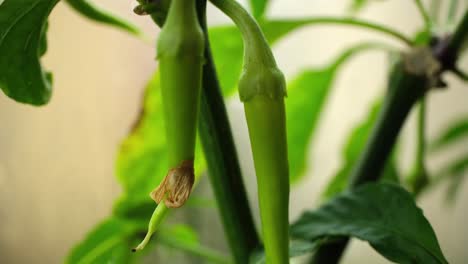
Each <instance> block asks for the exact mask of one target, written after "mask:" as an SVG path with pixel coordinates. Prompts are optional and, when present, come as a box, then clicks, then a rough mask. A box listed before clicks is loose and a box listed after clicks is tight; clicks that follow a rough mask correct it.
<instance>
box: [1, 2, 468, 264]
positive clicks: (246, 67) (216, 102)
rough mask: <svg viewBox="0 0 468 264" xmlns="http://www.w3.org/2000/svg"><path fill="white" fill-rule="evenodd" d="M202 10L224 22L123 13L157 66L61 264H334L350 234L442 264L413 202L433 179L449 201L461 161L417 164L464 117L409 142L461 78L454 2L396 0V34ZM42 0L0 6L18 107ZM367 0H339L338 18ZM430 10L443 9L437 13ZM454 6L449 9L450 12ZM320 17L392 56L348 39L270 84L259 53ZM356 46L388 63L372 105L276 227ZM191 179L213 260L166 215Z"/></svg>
mask: <svg viewBox="0 0 468 264" xmlns="http://www.w3.org/2000/svg"><path fill="white" fill-rule="evenodd" d="M210 1H211V3H212V4H213V5H214V6H215V7H216V8H218V9H219V10H221V11H222V12H224V13H225V14H226V15H227V16H228V17H229V18H231V19H232V20H233V22H234V23H235V26H231V25H230V26H220V27H212V28H208V27H207V22H206V20H207V16H206V5H207V2H206V0H138V1H137V3H136V4H137V5H136V7H135V9H134V13H135V15H140V16H143V17H142V19H143V18H148V19H152V20H153V21H154V23H155V25H156V26H158V27H161V28H162V30H161V33H160V34H159V38H158V42H157V45H156V49H157V52H156V54H157V57H156V59H157V60H158V61H159V67H158V68H159V69H158V70H157V72H156V73H155V74H154V76H153V77H152V78H151V81H150V82H149V84H148V86H147V88H146V95H145V99H144V102H143V104H142V108H143V110H144V111H142V113H143V114H142V116H140V117H139V118H138V120H139V121H138V122H137V124H136V126H134V127H133V129H132V130H131V132H130V133H129V135H128V137H127V138H126V139H125V140H124V141H123V143H122V146H121V149H120V151H119V155H118V158H117V162H116V163H117V166H116V167H117V171H116V173H117V176H118V178H119V181H120V183H121V184H122V187H123V194H122V196H121V197H120V198H119V199H118V200H117V201H116V202H115V206H114V208H113V212H112V214H111V215H110V216H109V217H108V218H107V219H105V220H103V221H102V223H100V224H98V225H97V226H96V227H95V228H94V229H93V230H91V231H90V232H89V234H88V235H87V237H86V238H85V239H84V240H83V241H81V242H79V243H78V244H77V245H76V246H75V247H74V248H73V249H71V251H70V253H69V255H68V256H67V258H66V260H65V262H66V263H82V264H83V263H134V262H139V261H141V257H142V256H144V255H146V254H147V253H148V252H150V251H152V250H154V248H155V247H159V246H161V245H162V246H169V247H171V248H176V249H179V250H181V251H185V252H187V253H189V254H192V255H194V256H195V257H197V258H201V259H203V260H204V261H205V262H208V263H264V262H266V263H279V264H282V263H289V259H290V258H293V257H297V256H301V255H308V256H310V257H309V262H311V263H338V262H339V261H340V259H341V256H342V255H343V252H344V250H345V249H346V246H347V244H348V241H349V240H350V238H357V239H360V240H363V241H367V242H368V243H369V244H370V245H371V246H372V247H373V248H374V249H375V250H376V251H377V252H378V253H380V254H381V255H382V256H383V257H385V258H387V259H388V260H390V261H392V262H397V263H448V261H447V259H446V257H445V256H444V254H443V252H442V250H441V248H440V245H439V243H438V241H437V238H436V234H435V232H434V231H433V229H432V227H431V225H430V223H429V222H428V220H427V219H426V218H425V216H424V214H423V213H422V210H421V209H420V208H419V207H418V206H417V204H416V199H417V198H418V196H419V195H420V194H421V193H422V192H424V191H426V190H428V189H430V187H431V186H434V185H436V184H438V183H440V182H442V181H443V180H449V181H451V184H452V186H453V188H452V189H451V190H450V194H451V195H453V194H454V193H455V190H456V187H457V186H459V185H460V182H461V180H462V178H463V173H464V172H465V171H466V170H467V169H468V159H467V157H457V159H456V160H455V161H453V162H451V163H449V165H448V166H447V167H444V168H441V169H440V172H430V171H429V170H428V169H427V167H426V162H425V161H426V158H427V157H428V156H429V155H432V154H433V153H436V152H438V151H440V150H442V149H444V148H446V147H447V146H448V145H450V144H455V143H457V142H460V140H462V139H464V138H466V136H467V135H468V125H467V124H468V121H467V120H468V119H466V118H463V119H460V120H455V121H454V122H453V123H452V124H449V125H448V126H447V129H446V130H443V131H442V132H441V134H440V137H438V138H436V139H427V138H426V136H425V126H426V125H425V124H426V115H427V114H426V112H427V105H426V97H427V96H429V95H430V93H431V92H432V91H433V90H436V89H440V90H442V89H448V88H450V83H447V82H446V81H445V80H444V78H443V74H444V73H446V72H451V73H453V74H455V75H456V76H457V77H458V78H460V79H462V80H464V81H466V80H467V79H468V77H467V75H466V74H465V73H464V71H463V69H461V68H459V67H458V65H457V61H458V60H459V58H460V57H461V56H462V55H463V52H464V50H465V47H466V42H467V39H468V12H466V11H467V10H466V6H464V5H463V4H461V3H459V2H458V1H456V0H450V1H443V2H442V1H438V0H432V1H430V5H428V6H425V5H424V4H423V3H422V2H421V1H420V0H414V1H412V2H413V3H414V5H415V7H416V8H417V9H418V10H419V12H420V14H421V19H422V20H423V21H424V27H423V28H422V29H421V30H420V31H419V32H416V33H415V34H414V36H412V37H409V36H406V35H405V34H402V33H400V32H398V31H396V30H394V29H392V28H390V27H388V26H386V25H380V24H376V23H373V22H371V21H365V20H361V19H359V18H354V17H345V18H341V17H310V18H298V19H270V18H267V17H266V16H265V11H266V10H267V8H268V5H269V4H271V3H270V1H268V0H250V2H249V4H250V12H249V11H247V10H246V9H244V7H243V6H242V5H240V4H239V3H237V2H236V1H235V0H210ZM58 2H59V1H58V0H22V1H18V0H3V1H0V88H1V89H2V91H3V92H4V94H5V95H6V96H8V97H10V98H12V99H13V100H16V101H18V102H20V103H26V104H31V105H36V106H39V105H45V104H47V102H48V101H49V100H50V97H51V93H52V87H53V81H52V74H51V73H50V72H48V71H46V70H45V69H44V68H43V67H42V66H41V63H40V58H41V56H42V55H44V54H45V52H46V51H47V29H48V26H49V25H48V22H47V18H48V16H49V14H50V13H51V12H52V11H53V9H54V7H55V6H56V5H57V4H58ZM63 2H65V3H67V4H69V5H70V7H72V8H73V9H74V10H76V11H77V12H79V13H80V14H82V15H83V16H84V17H86V18H88V19H91V20H93V21H95V22H98V23H104V24H106V25H109V26H112V27H116V28H118V29H121V30H123V31H125V32H128V33H130V34H131V35H133V36H135V37H142V36H143V33H142V32H141V31H140V30H139V29H138V28H137V27H135V26H133V25H132V24H131V23H129V22H127V21H125V20H123V19H120V18H118V17H116V16H115V15H112V14H110V13H108V12H107V11H105V10H104V9H99V8H97V7H96V6H95V5H94V4H93V3H92V2H91V1H89V0H67V1H63ZM369 2H370V1H362V0H354V1H350V3H351V9H352V12H354V13H356V12H358V11H359V9H361V8H363V7H364V6H365V5H366V4H369ZM375 4H376V5H377V3H375ZM445 5H446V7H447V8H446V9H447V10H448V14H441V13H442V12H441V10H445V9H444V8H441V6H445ZM462 7H463V8H465V10H464V12H463V16H462V17H457V16H456V15H455V14H456V10H458V9H460V8H462ZM323 24H337V25H342V26H348V27H356V28H361V29H362V30H370V31H374V32H376V33H379V34H382V35H387V36H389V37H392V38H394V39H396V40H397V41H400V42H401V43H402V44H403V46H404V47H405V48H404V49H400V48H395V47H393V46H392V45H389V44H388V43H381V42H372V43H362V44H359V45H357V46H354V47H350V48H349V49H347V50H346V51H345V52H344V53H343V54H341V55H340V56H338V57H337V58H336V59H335V60H334V61H333V63H331V64H330V65H328V66H326V67H324V68H323V69H320V70H305V71H303V72H301V73H300V74H298V75H297V76H295V77H293V78H288V79H289V80H288V81H286V80H285V77H284V75H283V73H282V72H281V70H280V69H279V67H278V65H277V63H276V60H275V58H274V55H273V52H272V51H271V48H270V47H271V46H273V45H274V44H275V43H276V42H278V41H279V40H280V39H282V38H284V37H286V36H288V35H289V34H290V33H291V32H293V31H295V30H297V29H300V28H302V27H305V26H308V25H323ZM451 25H456V26H451ZM50 26H53V25H50ZM370 49H374V50H375V49H377V50H380V51H382V52H386V53H389V54H392V55H393V57H395V58H396V59H395V62H394V63H392V64H391V65H390V68H391V70H390V71H389V77H388V78H389V81H388V83H387V87H386V89H384V90H383V94H384V96H382V98H376V103H375V105H374V106H373V107H372V108H371V109H370V110H369V115H368V117H366V119H365V120H363V122H362V123H360V124H358V125H357V126H356V128H355V129H353V130H352V131H351V133H350V135H349V137H348V138H347V143H346V144H345V146H344V148H343V164H342V166H341V167H340V169H339V170H338V171H337V173H336V174H335V175H334V176H333V177H332V178H331V181H330V183H329V185H328V186H327V188H326V189H325V190H324V192H323V195H322V202H321V206H320V207H318V208H311V209H310V210H309V211H306V212H304V213H303V214H302V216H301V217H299V218H298V219H288V215H289V210H288V208H289V202H290V201H289V192H290V185H291V184H298V183H300V179H301V178H302V177H303V175H304V174H305V171H306V169H307V167H308V166H307V165H308V164H307V162H306V160H307V155H306V153H307V150H308V149H309V147H310V146H313V142H314V134H315V131H316V130H317V127H318V126H319V125H320V119H321V116H322V112H323V109H324V108H325V105H326V102H327V98H328V97H329V94H330V92H331V90H332V88H333V80H334V78H335V76H336V75H337V73H338V71H339V69H340V67H341V66H342V65H343V63H344V62H346V61H348V60H350V59H351V58H352V57H353V56H354V55H356V54H358V53H360V52H363V51H366V50H370ZM236 87H238V94H239V97H240V100H241V101H242V102H243V103H244V111H245V117H246V121H247V125H248V131H249V136H250V142H251V151H252V154H253V160H254V164H255V173H256V179H257V185H258V186H257V187H258V198H259V207H260V219H261V225H260V229H259V230H261V231H260V232H258V231H257V229H256V226H255V225H254V220H253V213H252V211H251V209H250V205H249V202H248V199H247V195H246V190H245V186H244V183H243V178H242V175H241V170H240V167H239V161H238V157H237V150H236V146H235V144H234V141H233V137H232V131H231V126H230V124H229V120H228V117H227V112H226V107H225V104H224V99H225V98H229V97H231V96H232V95H233V94H235V90H236ZM412 109H417V111H418V118H417V119H418V122H417V125H418V127H417V132H418V133H417V135H416V138H417V142H418V144H417V153H416V155H415V161H414V166H413V169H412V171H411V173H409V174H408V175H404V173H402V172H401V171H400V170H399V166H398V164H397V163H398V160H397V159H396V158H395V156H396V152H397V151H398V148H396V145H398V136H399V134H400V131H401V128H402V127H403V125H404V124H405V122H406V119H407V116H408V114H409V113H410V112H411V111H412ZM197 132H198V133H197ZM197 136H198V137H199V142H200V144H197ZM317 166H320V165H317ZM205 170H206V171H207V174H208V176H209V179H210V182H211V186H212V189H213V192H214V196H215V198H216V201H217V207H218V210H219V214H220V216H221V220H222V223H223V226H224V230H225V236H226V240H227V242H228V244H229V247H230V255H229V256H227V255H223V254H222V253H220V252H217V251H215V250H213V249H211V248H208V247H206V246H204V245H201V244H200V243H199V242H198V241H197V239H196V231H195V230H193V229H192V228H191V227H189V226H186V225H173V224H172V225H171V221H170V219H169V220H167V219H166V218H167V216H168V214H169V213H170V212H171V211H174V210H184V208H186V207H188V206H190V204H189V202H190V199H191V198H190V197H191V193H192V189H193V188H195V187H194V186H196V185H197V183H198V182H199V180H200V177H201V176H202V175H203V172H204V171H205ZM149 193H151V198H152V199H151V198H150V197H148V194H149ZM153 200H154V201H153ZM148 223H149V224H148ZM145 234H146V235H145ZM139 242H141V243H140V244H139V245H138V243H139ZM131 249H133V251H135V253H132V252H131Z"/></svg>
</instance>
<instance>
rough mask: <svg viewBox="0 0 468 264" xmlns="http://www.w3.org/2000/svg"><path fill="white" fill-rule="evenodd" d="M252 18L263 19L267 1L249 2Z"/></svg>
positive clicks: (254, 0)
mask: <svg viewBox="0 0 468 264" xmlns="http://www.w3.org/2000/svg"><path fill="white" fill-rule="evenodd" d="M249 2H250V7H251V8H252V13H253V16H254V17H255V18H257V19H261V18H263V16H264V15H265V10H266V8H267V6H268V4H269V0H250V1H249Z"/></svg>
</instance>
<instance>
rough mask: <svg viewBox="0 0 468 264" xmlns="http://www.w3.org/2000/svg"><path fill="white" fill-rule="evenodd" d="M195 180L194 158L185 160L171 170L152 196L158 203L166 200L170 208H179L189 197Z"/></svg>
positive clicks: (165, 202)
mask: <svg viewBox="0 0 468 264" xmlns="http://www.w3.org/2000/svg"><path fill="white" fill-rule="evenodd" d="M194 181H195V174H194V169H193V160H185V161H183V162H182V163H181V164H180V165H179V166H178V167H176V168H173V169H170V170H169V172H168V173H167V175H166V177H165V178H164V180H163V181H162V182H161V184H160V185H159V186H158V187H157V188H156V189H155V190H154V191H152V192H151V194H150V196H151V198H152V199H153V200H154V201H155V202H156V203H158V204H159V203H161V202H162V201H164V204H165V205H166V206H167V207H168V208H179V207H181V206H182V205H184V204H185V202H186V201H187V199H188V198H189V196H190V193H191V192H192V187H193V183H194Z"/></svg>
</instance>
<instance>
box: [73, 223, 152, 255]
mask: <svg viewBox="0 0 468 264" xmlns="http://www.w3.org/2000/svg"><path fill="white" fill-rule="evenodd" d="M145 230H146V223H141V222H140V223H137V222H134V221H128V220H122V219H119V218H109V219H107V220H104V221H103V222H101V224H99V225H98V226H96V227H95V228H94V229H93V230H92V231H91V232H90V233H89V234H88V235H87V236H86V238H85V239H84V240H83V241H81V242H80V244H78V245H76V246H75V247H74V248H73V249H72V250H71V252H70V254H69V255H68V257H67V259H66V261H65V263H67V264H91V263H93V264H94V263H96V264H98V263H116V264H120V263H121V264H128V263H132V262H133V261H134V260H135V258H136V257H138V256H139V255H140V254H132V252H131V250H130V249H131V248H132V245H130V242H129V241H132V238H134V237H135V234H137V233H139V232H144V231H145Z"/></svg>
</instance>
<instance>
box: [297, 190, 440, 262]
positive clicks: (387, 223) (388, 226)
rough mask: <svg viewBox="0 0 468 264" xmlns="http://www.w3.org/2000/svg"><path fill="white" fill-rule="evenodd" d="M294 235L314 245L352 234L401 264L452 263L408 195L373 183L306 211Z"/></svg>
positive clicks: (403, 191)
mask: <svg viewBox="0 0 468 264" xmlns="http://www.w3.org/2000/svg"><path fill="white" fill-rule="evenodd" d="M291 235H292V236H293V237H295V238H298V239H303V240H309V241H311V242H313V241H315V240H316V239H320V238H323V237H326V236H352V237H356V238H358V239H361V240H364V241H367V242H369V244H370V245H371V246H372V247H373V248H374V249H375V250H377V251H378V252H379V253H380V254H382V255H383V256H384V257H385V258H387V259H388V260H390V261H392V262H397V263H426V264H429V263H448V262H447V260H446V259H445V257H444V255H443V254H442V251H441V250H440V247H439V243H438V242H437V238H436V235H435V233H434V231H433V230H432V227H431V225H430V224H429V222H428V221H427V219H426V218H425V217H424V215H423V213H422V211H421V209H420V208H418V207H417V206H416V204H415V202H414V199H413V197H412V195H411V194H410V193H408V192H407V191H405V190H404V189H403V188H401V187H400V186H398V185H394V184H387V183H371V184H366V185H363V186H360V187H357V188H355V189H353V190H351V191H346V192H345V193H342V194H340V195H338V196H337V197H336V198H334V199H332V200H331V201H329V202H327V203H326V204H325V205H323V206H322V207H320V208H319V209H317V210H314V211H309V212H306V213H304V214H303V215H302V216H301V217H300V219H299V220H298V221H296V222H295V223H294V224H293V225H292V227H291Z"/></svg>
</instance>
